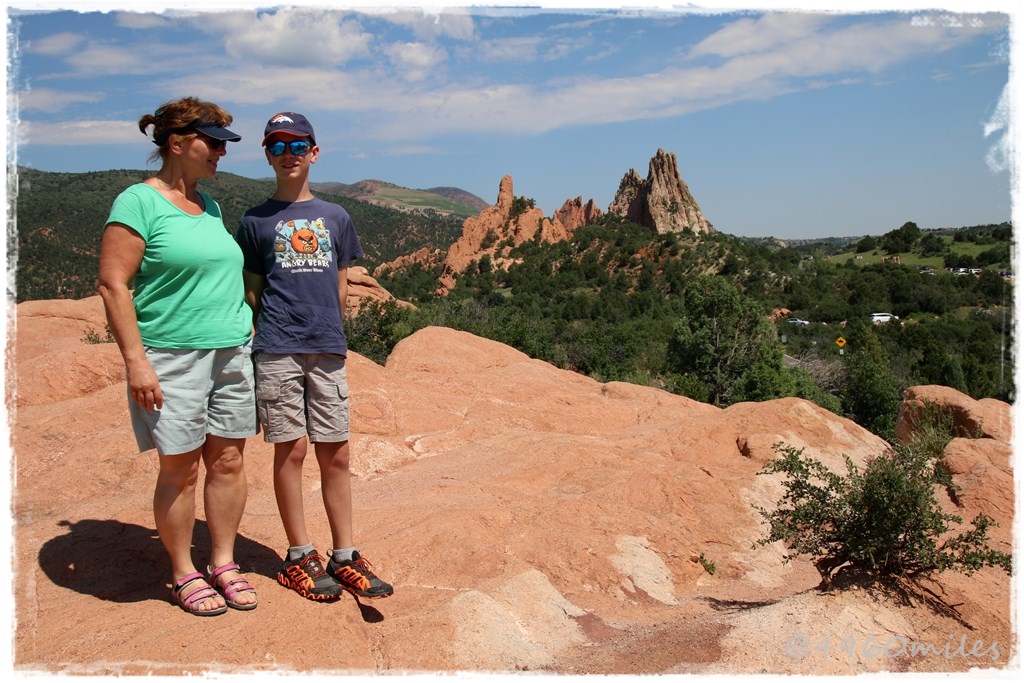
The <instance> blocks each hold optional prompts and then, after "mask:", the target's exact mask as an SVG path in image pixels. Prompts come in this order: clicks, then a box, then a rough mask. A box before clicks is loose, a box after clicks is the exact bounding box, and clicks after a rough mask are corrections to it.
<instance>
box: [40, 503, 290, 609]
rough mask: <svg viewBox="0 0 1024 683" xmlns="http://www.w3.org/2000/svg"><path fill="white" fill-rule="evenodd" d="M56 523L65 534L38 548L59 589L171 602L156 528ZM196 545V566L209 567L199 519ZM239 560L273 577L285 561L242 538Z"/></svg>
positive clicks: (103, 597) (107, 597)
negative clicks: (64, 529) (63, 529)
mask: <svg viewBox="0 0 1024 683" xmlns="http://www.w3.org/2000/svg"><path fill="white" fill-rule="evenodd" d="M58 525H59V526H61V527H65V528H66V529H67V533H64V534H62V535H60V536H55V537H54V538H51V539H50V540H49V541H47V542H46V543H44V544H43V546H42V547H41V548H40V549H39V567H40V568H41V569H42V570H43V572H44V573H45V574H46V576H48V577H49V578H50V580H51V581H53V582H54V583H55V584H56V585H58V586H61V587H63V588H68V589H70V590H73V591H76V592H79V593H83V594H86V595H92V596H95V597H97V598H99V599H100V600H108V601H110V602H126V603H127V602H142V601H144V600H166V599H168V595H169V587H170V582H171V563H170V561H169V560H168V558H167V553H166V551H164V547H163V545H162V544H161V543H160V538H159V537H158V536H157V533H156V530H155V529H150V528H147V527H144V526H139V525H137V524H127V523H125V522H119V521H117V520H114V519H83V520H81V521H79V522H68V521H66V520H65V521H62V522H59V524H58ZM193 541H194V544H193V551H192V557H193V559H194V561H195V564H196V568H198V569H205V567H206V561H207V559H208V553H209V548H210V532H209V529H208V528H207V526H206V522H204V521H202V520H196V526H195V532H194V535H193ZM235 561H236V562H238V563H239V565H240V566H241V567H242V571H244V572H255V573H258V574H262V575H264V576H269V577H272V578H273V577H275V576H276V575H277V568H278V566H279V564H280V562H281V560H280V559H279V557H278V555H277V554H276V553H275V552H274V551H273V550H271V549H270V548H268V547H267V546H265V545H263V544H261V543H257V542H255V541H253V540H251V539H248V538H246V537H244V536H241V535H240V536H238V539H237V540H236V541H235Z"/></svg>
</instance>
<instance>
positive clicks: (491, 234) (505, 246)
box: [435, 175, 599, 296]
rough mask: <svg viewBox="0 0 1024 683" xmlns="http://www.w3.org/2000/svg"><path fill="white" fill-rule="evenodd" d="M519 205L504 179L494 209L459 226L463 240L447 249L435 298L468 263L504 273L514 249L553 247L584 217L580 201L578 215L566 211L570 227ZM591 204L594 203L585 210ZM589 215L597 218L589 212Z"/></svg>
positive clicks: (440, 294) (453, 280)
mask: <svg viewBox="0 0 1024 683" xmlns="http://www.w3.org/2000/svg"><path fill="white" fill-rule="evenodd" d="M521 201H522V202H523V203H522V204H517V201H516V197H515V195H514V193H513V191H512V176H508V175H506V176H505V177H503V178H502V179H501V183H500V184H499V186H498V199H497V202H496V203H495V204H494V206H489V207H487V208H486V209H484V210H483V211H481V212H480V214H479V215H477V216H473V217H471V218H467V219H466V221H465V222H464V223H463V224H462V236H461V237H459V239H458V240H457V241H456V242H455V244H453V245H452V246H451V248H450V249H448V254H447V256H446V257H445V260H444V268H443V270H442V272H441V277H440V278H439V283H438V288H437V290H436V292H435V294H436V295H437V296H444V295H446V294H447V293H448V292H449V291H451V290H452V288H454V287H455V283H456V280H457V279H458V276H459V275H460V274H462V273H464V272H465V271H466V268H467V267H469V265H470V264H471V263H473V262H474V261H480V259H481V258H483V257H484V256H488V257H489V258H490V259H491V265H492V267H494V268H500V269H506V268H508V266H510V265H511V264H512V263H514V260H513V259H510V258H509V257H508V252H509V251H510V250H511V249H512V248H513V247H516V246H518V245H520V244H522V243H524V242H528V241H531V240H538V241H540V242H551V243H553V242H560V241H563V240H566V239H568V238H569V237H570V236H571V235H572V231H573V230H575V229H576V227H579V226H578V225H577V224H576V223H578V221H579V220H580V219H582V217H583V216H585V215H586V213H587V209H586V208H584V207H583V204H582V199H578V200H577V201H578V202H579V203H580V211H579V212H574V211H572V209H571V208H570V209H569V210H567V211H566V215H567V216H569V217H570V218H571V219H572V222H573V225H571V226H570V225H566V224H564V223H562V221H561V220H560V219H559V218H558V217H557V216H556V217H554V218H547V217H546V216H545V215H544V212H543V211H542V210H540V209H538V208H536V207H532V206H527V205H525V200H521ZM566 204H570V202H566ZM591 204H593V200H591V202H590V203H589V204H588V205H587V206H588V207H589V206H590V205H591ZM563 208H565V207H564V206H563ZM591 215H599V214H594V213H593V211H592V210H591Z"/></svg>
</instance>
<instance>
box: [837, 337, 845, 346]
mask: <svg viewBox="0 0 1024 683" xmlns="http://www.w3.org/2000/svg"><path fill="white" fill-rule="evenodd" d="M836 346H838V347H839V348H843V347H844V346H846V340H845V339H843V338H842V337H840V338H839V339H836Z"/></svg>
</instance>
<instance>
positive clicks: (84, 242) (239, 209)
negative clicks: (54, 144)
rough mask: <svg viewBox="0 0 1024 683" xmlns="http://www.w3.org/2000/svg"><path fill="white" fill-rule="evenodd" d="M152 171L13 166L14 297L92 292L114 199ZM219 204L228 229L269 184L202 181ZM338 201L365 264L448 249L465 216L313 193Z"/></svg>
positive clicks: (227, 176)
mask: <svg viewBox="0 0 1024 683" xmlns="http://www.w3.org/2000/svg"><path fill="white" fill-rule="evenodd" d="M149 175H152V172H151V171H144V170H125V169H120V170H111V171H94V172H90V173H52V172H47V171H37V170H34V169H29V168H19V169H18V178H17V185H16V186H15V187H16V190H14V191H10V192H9V195H10V196H9V201H10V203H11V206H12V207H13V210H14V214H15V227H16V231H17V247H16V249H14V248H12V247H13V246H14V245H9V246H8V254H9V260H10V261H11V262H12V263H15V264H16V269H15V287H16V297H15V298H16V300H17V301H19V302H20V301H28V300H33V299H77V298H82V297H85V296H92V295H93V294H95V293H96V269H97V266H98V262H99V247H100V236H101V234H102V231H103V225H104V223H105V221H106V218H107V216H108V214H109V212H110V205H111V204H112V203H113V201H114V198H115V197H116V196H117V194H118V193H120V192H121V191H122V190H123V189H124V188H126V187H127V186H129V185H131V184H132V183H137V182H140V181H141V180H143V179H145V178H146V177H148V176H149ZM200 187H201V189H203V191H205V192H208V193H209V194H210V195H211V196H212V197H213V198H214V199H215V200H216V201H217V203H218V204H220V206H221V210H222V211H223V212H224V223H225V226H226V227H227V229H228V230H229V231H230V232H232V233H234V231H235V229H236V227H237V225H238V221H239V219H240V218H241V216H242V214H243V213H244V212H245V210H246V209H248V208H249V207H251V206H255V205H256V204H258V203H260V202H262V201H264V200H265V199H266V198H267V197H268V196H269V195H270V194H271V192H273V187H274V184H273V181H271V180H253V179H251V178H244V177H242V176H237V175H234V174H231V173H223V172H222V173H218V174H217V176H216V177H215V178H213V179H211V180H208V181H204V182H202V183H201V184H200ZM317 194H318V196H320V197H322V198H323V199H326V200H328V201H333V202H336V203H338V204H341V205H342V206H344V207H345V209H347V210H348V212H349V214H351V216H352V220H353V221H354V222H355V224H356V230H357V232H358V233H359V238H360V241H361V242H362V245H363V249H364V250H365V251H366V254H367V255H366V258H365V259H364V260H363V261H362V262H361V264H362V265H365V266H366V267H367V268H369V269H371V270H372V268H373V267H374V266H375V265H377V264H379V263H383V262H385V261H391V260H393V259H395V258H397V257H398V256H401V255H403V254H408V253H411V252H413V251H416V250H417V249H420V248H421V247H427V248H431V249H447V248H448V247H449V246H450V245H451V244H452V243H453V242H455V240H456V239H458V237H459V235H460V234H461V233H462V222H463V219H462V218H461V217H459V216H457V215H442V214H441V213H438V212H436V211H431V210H424V211H419V212H408V211H399V210H396V209H392V208H387V207H384V206H378V205H374V204H370V203H368V202H365V201H362V200H359V199H356V198H353V197H348V196H343V195H339V194H332V193H329V192H326V191H322V190H318V191H317Z"/></svg>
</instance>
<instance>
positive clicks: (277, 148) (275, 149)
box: [267, 140, 312, 157]
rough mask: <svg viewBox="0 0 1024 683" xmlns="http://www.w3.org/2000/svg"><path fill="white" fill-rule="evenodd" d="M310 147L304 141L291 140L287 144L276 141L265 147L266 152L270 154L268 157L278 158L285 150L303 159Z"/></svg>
mask: <svg viewBox="0 0 1024 683" xmlns="http://www.w3.org/2000/svg"><path fill="white" fill-rule="evenodd" d="M311 146H312V145H310V144H309V142H308V141H306V140H292V141H291V142H287V143H286V142H282V141H281V140H278V141H277V142H271V143H270V144H269V145H267V151H268V152H270V156H274V157H279V156H281V155H282V154H284V150H285V149H286V148H287V150H288V151H289V152H291V153H292V154H294V155H295V156H297V157H304V156H306V154H307V153H308V152H309V148H310V147H311Z"/></svg>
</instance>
